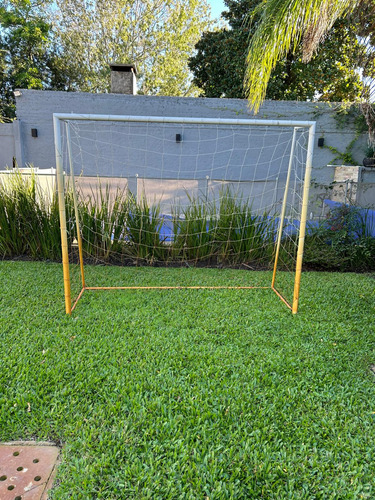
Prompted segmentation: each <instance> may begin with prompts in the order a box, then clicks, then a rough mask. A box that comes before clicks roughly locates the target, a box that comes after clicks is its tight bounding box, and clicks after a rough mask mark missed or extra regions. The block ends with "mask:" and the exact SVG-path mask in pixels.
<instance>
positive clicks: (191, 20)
mask: <svg viewBox="0 0 375 500" xmlns="http://www.w3.org/2000/svg"><path fill="white" fill-rule="evenodd" d="M209 26H210V22H209V17H208V7H207V4H206V0H204V1H199V0H56V1H52V0H0V98H1V109H0V116H3V117H5V118H6V119H12V118H13V117H14V115H15V106H14V96H13V91H14V89H15V88H31V89H56V90H81V91H91V92H106V91H108V90H109V82H110V70H109V64H110V63H113V62H121V63H127V62H131V63H135V64H136V66H137V70H138V78H139V83H140V92H141V93H144V94H159V95H198V94H199V90H198V89H197V87H196V86H194V85H193V84H192V81H191V80H192V79H191V74H190V71H189V67H188V60H189V57H190V56H191V54H192V53H193V51H194V45H195V44H196V42H197V41H198V40H199V37H200V33H201V32H202V31H203V30H205V29H207V28H208V27H209Z"/></svg>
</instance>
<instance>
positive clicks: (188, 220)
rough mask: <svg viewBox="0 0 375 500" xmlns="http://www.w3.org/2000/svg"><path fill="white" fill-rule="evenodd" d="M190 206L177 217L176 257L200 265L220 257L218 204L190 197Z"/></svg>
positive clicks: (175, 217)
mask: <svg viewBox="0 0 375 500" xmlns="http://www.w3.org/2000/svg"><path fill="white" fill-rule="evenodd" d="M187 196H188V199H189V205H188V206H186V207H177V208H176V209H175V210H174V213H173V249H172V253H173V257H174V258H175V259H179V260H183V261H187V262H193V263H198V262H200V261H207V260H210V259H213V258H214V257H216V256H217V245H216V241H215V234H216V229H217V218H216V208H215V203H214V202H212V203H207V202H204V201H202V200H200V199H199V198H195V197H192V196H190V195H189V194H187Z"/></svg>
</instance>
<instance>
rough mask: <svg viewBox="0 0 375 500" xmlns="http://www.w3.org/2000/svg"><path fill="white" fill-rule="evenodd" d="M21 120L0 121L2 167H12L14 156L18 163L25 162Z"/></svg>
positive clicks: (0, 162)
mask: <svg viewBox="0 0 375 500" xmlns="http://www.w3.org/2000/svg"><path fill="white" fill-rule="evenodd" d="M19 125H20V122H19V121H14V122H13V123H0V169H1V170H3V169H5V168H11V167H12V166H13V158H15V159H16V161H17V163H18V165H22V164H23V158H22V151H21V140H20V127H19Z"/></svg>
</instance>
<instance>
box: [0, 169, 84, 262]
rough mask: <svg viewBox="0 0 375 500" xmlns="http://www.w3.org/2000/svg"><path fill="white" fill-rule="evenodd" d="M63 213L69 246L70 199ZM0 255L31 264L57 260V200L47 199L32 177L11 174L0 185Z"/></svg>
mask: <svg viewBox="0 0 375 500" xmlns="http://www.w3.org/2000/svg"><path fill="white" fill-rule="evenodd" d="M66 210H67V230H68V244H69V246H71V244H72V238H71V235H73V233H74V226H75V223H74V219H73V217H72V213H73V204H72V198H71V197H70V196H67V200H66ZM0 255H1V257H2V258H11V257H30V258H32V259H35V260H45V259H51V260H58V259H60V258H61V237H60V223H59V209H58V202H57V196H56V195H53V196H52V199H48V197H47V196H46V194H45V193H44V192H43V191H42V190H41V189H40V188H39V187H38V185H37V183H36V180H35V176H34V175H30V176H28V177H25V176H21V174H20V173H19V172H12V173H11V174H8V175H7V177H6V179H5V180H4V182H3V183H1V184H0Z"/></svg>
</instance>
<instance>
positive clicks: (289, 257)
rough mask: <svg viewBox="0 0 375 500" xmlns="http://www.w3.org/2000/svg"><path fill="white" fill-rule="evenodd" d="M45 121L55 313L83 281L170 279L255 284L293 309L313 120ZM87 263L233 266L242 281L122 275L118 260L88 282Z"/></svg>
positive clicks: (88, 286)
mask: <svg viewBox="0 0 375 500" xmlns="http://www.w3.org/2000/svg"><path fill="white" fill-rule="evenodd" d="M53 120H54V134H55V151H56V169H57V183H58V203H59V213H60V224H61V242H62V262H63V275H64V292H65V306H66V312H67V314H71V312H72V310H74V308H75V307H76V305H77V303H78V301H79V299H80V298H81V297H82V295H83V294H84V293H85V292H86V291H90V290H110V289H124V290H129V289H144V290H151V289H173V288H176V289H181V288H191V289H199V288H209V289H212V290H215V289H223V288H225V289H242V290H246V289H249V290H250V289H255V288H267V289H270V290H271V292H272V293H275V294H276V295H277V296H278V297H279V298H280V299H281V300H282V301H283V302H284V303H285V305H286V306H287V307H289V308H290V309H291V311H292V312H293V313H296V312H297V310H298V301H299V295H300V283H301V271H302V259H303V248H304V239H305V233H306V223H307V213H308V200H309V185H310V177H311V168H312V157H313V144H314V133H315V122H310V121H305V122H302V121H286V120H263V119H259V120H258V119H224V118H183V117H157V116H121V115H92V114H82V115H79V114H74V113H72V114H61V113H59V114H54V115H53ZM87 263H89V264H91V263H102V264H116V265H121V264H122V265H126V266H129V265H135V266H140V265H152V266H155V265H158V266H163V265H165V266H174V267H176V266H189V267H190V266H191V267H194V266H210V267H216V268H226V267H234V268H237V269H242V270H243V273H244V275H241V276H245V277H246V280H245V284H244V282H243V280H242V281H241V282H240V283H238V284H236V283H233V282H231V283H224V285H220V286H214V285H213V286H211V285H210V284H208V285H206V284H204V285H202V286H195V285H194V286H191V285H190V284H189V283H187V284H184V283H181V284H180V283H179V285H178V286H175V285H173V284H169V283H163V284H161V285H160V286H152V285H151V284H149V283H143V282H142V283H136V284H132V283H130V284H129V283H126V282H124V281H121V279H124V278H123V276H126V269H124V271H123V272H122V273H118V274H119V276H120V275H121V276H122V278H119V282H118V283H113V280H112V281H111V282H110V283H103V282H100V283H92V282H90V278H89V277H87V276H86V275H85V273H86V270H87V268H86V267H85V266H86V264H87ZM73 267H74V269H77V270H78V272H79V275H80V285H79V289H78V290H77V293H76V294H75V295H74V297H72V287H71V285H72V279H74V280H75V279H76V277H75V276H74V277H73V278H72V272H73V271H72V269H73ZM257 270H262V273H256V272H255V271H257ZM267 271H268V272H267ZM86 274H87V273H86ZM257 275H261V276H262V277H263V278H262V279H263V280H264V279H266V280H267V282H261V283H259V280H258V279H257V277H256V276H257Z"/></svg>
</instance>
